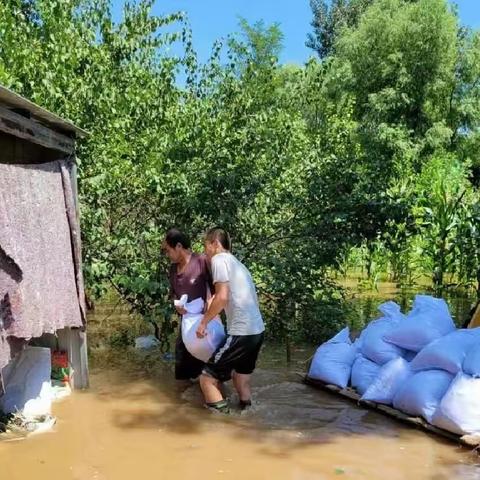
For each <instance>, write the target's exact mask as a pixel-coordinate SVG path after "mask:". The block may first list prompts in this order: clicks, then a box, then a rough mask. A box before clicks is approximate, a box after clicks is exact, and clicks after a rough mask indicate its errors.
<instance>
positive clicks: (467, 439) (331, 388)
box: [302, 375, 480, 447]
mask: <svg viewBox="0 0 480 480" xmlns="http://www.w3.org/2000/svg"><path fill="white" fill-rule="evenodd" d="M302 378H303V381H304V383H306V384H307V385H310V386H312V387H314V388H318V389H321V390H324V391H327V392H330V393H332V394H334V395H338V396H339V397H343V398H345V399H347V400H350V401H353V402H355V403H356V404H357V405H358V406H360V407H365V408H368V409H370V410H374V411H376V412H378V413H382V414H383V415H386V416H388V417H390V418H393V419H395V420H398V421H400V422H403V423H406V424H409V425H411V426H413V427H416V428H421V429H423V430H426V431H427V432H430V433H434V434H435V435H438V436H440V437H443V438H446V439H447V440H450V441H453V442H456V443H459V444H461V445H464V446H467V447H478V446H479V444H480V436H478V435H464V436H461V435H457V434H455V433H452V432H448V431H447V430H443V429H441V428H438V427H435V426H434V425H432V424H430V423H428V422H427V421H425V420H424V419H423V418H420V417H411V416H410V415H407V414H405V413H403V412H401V411H400V410H396V409H395V408H392V407H389V406H388V405H382V404H380V403H375V402H367V401H365V400H362V399H361V396H360V395H359V394H358V393H357V392H356V391H354V390H353V389H351V388H345V389H341V388H340V387H337V386H336V385H330V384H327V383H324V382H322V381H321V380H315V379H313V378H310V377H308V376H303V375H302Z"/></svg>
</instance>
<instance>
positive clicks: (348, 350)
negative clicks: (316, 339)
mask: <svg viewBox="0 0 480 480" xmlns="http://www.w3.org/2000/svg"><path fill="white" fill-rule="evenodd" d="M356 354H357V348H356V346H355V345H353V344H352V342H351V340H350V330H349V328H348V327H347V328H344V329H343V330H341V331H340V332H339V333H337V335H335V336H334V337H333V338H331V339H330V340H329V341H328V342H326V343H324V344H323V345H320V347H318V349H317V351H316V352H315V355H314V357H313V360H312V363H311V365H310V370H309V372H308V376H309V377H310V378H313V379H314V380H321V381H322V382H325V383H328V384H332V385H337V386H339V387H340V388H345V387H346V386H347V385H348V381H349V379H350V374H351V371H352V365H353V362H354V360H355V356H356Z"/></svg>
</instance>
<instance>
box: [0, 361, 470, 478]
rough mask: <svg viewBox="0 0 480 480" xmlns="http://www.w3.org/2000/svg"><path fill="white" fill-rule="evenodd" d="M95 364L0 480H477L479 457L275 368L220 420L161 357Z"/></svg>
mask: <svg viewBox="0 0 480 480" xmlns="http://www.w3.org/2000/svg"><path fill="white" fill-rule="evenodd" d="M99 357H101V358H100V359H97V360H96V362H95V363H96V366H95V368H94V369H93V370H94V371H93V374H92V387H91V389H90V390H88V391H86V392H80V393H76V394H74V395H73V396H71V397H69V398H68V399H66V400H64V401H63V402H62V403H60V404H57V405H55V409H54V414H55V415H56V416H57V418H58V423H57V425H56V427H55V429H54V432H51V433H47V434H42V435H38V436H36V437H35V436H34V437H30V438H27V439H24V440H19V441H15V442H1V443H0V463H1V466H2V467H1V471H0V472H1V474H0V478H1V479H5V480H7V479H8V480H27V479H35V480H47V479H48V480H51V479H57V478H61V479H64V480H70V479H71V480H107V479H108V480H131V479H135V480H137V479H138V480H140V479H153V478H162V479H185V480H190V479H192V480H193V479H195V480H197V479H198V478H219V479H220V478H228V479H242V480H243V479H265V478H274V479H276V480H283V479H289V480H313V479H330V478H351V479H369V480H373V479H389V480H397V479H398V480H403V479H408V480H412V479H415V480H419V479H429V480H430V479H431V480H434V479H435V480H456V479H458V480H460V479H461V480H468V479H478V478H480V461H479V458H478V455H477V454H476V453H474V452H470V451H468V450H467V449H464V448H460V447H458V446H457V445H455V444H452V443H447V442H445V441H443V440H440V439H438V438H435V437H433V436H431V435H428V434H425V433H423V432H421V431H418V430H415V429H413V428H408V427H406V426H403V425H401V424H398V423H396V422H394V421H392V420H390V419H388V418H386V417H383V416H381V415H379V414H377V413H375V412H372V411H367V410H363V409H361V408H358V407H357V406H355V405H354V404H352V403H349V402H346V401H343V400H340V399H338V398H336V397H335V396H333V395H331V394H328V393H325V392H320V391H317V390H314V389H312V388H311V387H307V386H305V385H303V384H302V383H300V381H299V378H298V375H297V374H296V373H295V372H294V371H292V370H289V369H285V368H284V367H283V366H282V367H281V368H276V367H275V366H272V365H271V366H270V367H266V366H265V365H263V366H262V367H261V368H259V369H258V371H257V372H256V374H255V379H254V385H255V387H254V396H255V405H254V406H253V408H252V410H251V411H249V412H244V413H242V414H241V413H240V412H239V411H238V410H234V412H233V413H232V414H231V415H230V416H222V415H219V414H211V413H209V412H208V411H206V410H205V409H203V408H202V402H201V397H200V394H199V390H198V385H195V384H194V385H190V386H185V385H184V386H179V385H176V384H175V382H174V381H173V380H172V365H171V363H165V362H162V361H159V360H158V354H155V353H154V354H151V355H149V356H148V357H141V356H140V357H139V356H138V355H135V354H133V353H131V352H119V353H116V354H111V353H110V352H103V353H100V354H99ZM268 357H269V356H268V355H266V358H268ZM269 361H270V360H268V362H269ZM232 403H233V404H235V398H232Z"/></svg>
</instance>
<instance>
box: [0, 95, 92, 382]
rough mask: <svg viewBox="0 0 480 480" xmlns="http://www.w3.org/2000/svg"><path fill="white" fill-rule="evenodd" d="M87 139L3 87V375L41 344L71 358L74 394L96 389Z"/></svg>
mask: <svg viewBox="0 0 480 480" xmlns="http://www.w3.org/2000/svg"><path fill="white" fill-rule="evenodd" d="M85 135H86V132H85V131H84V130H82V129H80V128H78V127H76V126H75V125H73V124H72V123H70V122H68V121H66V120H64V119H62V118H60V117H58V116H57V115H55V114H53V113H51V112H49V111H47V110H45V109H44V108H41V107H39V106H38V105H36V104H34V103H32V102H30V101H29V100H27V99H25V98H23V97H21V96H19V95H17V94H16V93H14V92H12V91H11V90H9V89H7V88H5V87H2V86H0V372H2V369H4V367H7V366H8V365H9V364H10V366H11V364H12V363H11V360H12V359H13V358H14V357H15V356H16V354H17V353H18V352H19V351H20V350H22V349H23V347H24V346H25V345H27V344H28V342H31V341H32V340H35V341H36V342H37V345H38V344H40V345H43V346H50V347H54V346H58V348H60V349H61V350H65V351H67V352H68V357H69V362H70V365H71V367H72V368H73V372H74V374H73V386H74V388H85V387H87V386H88V361H87V340H86V308H85V295H84V285H83V277H82V268H81V240H80V229H79V209H78V196H77V182H76V157H75V143H76V139H77V138H81V137H84V136H85ZM42 342H43V343H42Z"/></svg>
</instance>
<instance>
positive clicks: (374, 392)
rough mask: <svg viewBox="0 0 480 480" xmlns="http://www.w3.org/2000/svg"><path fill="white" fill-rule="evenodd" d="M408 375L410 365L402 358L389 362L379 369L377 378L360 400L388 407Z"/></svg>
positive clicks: (409, 373)
mask: <svg viewBox="0 0 480 480" xmlns="http://www.w3.org/2000/svg"><path fill="white" fill-rule="evenodd" d="M410 375H411V370H410V364H409V363H408V362H407V361H406V360H405V359H404V358H401V357H399V358H395V359H394V360H390V361H389V362H388V363H386V364H385V365H383V367H382V368H381V369H380V372H379V373H378V376H377V378H376V379H375V380H374V381H373V382H372V384H371V385H370V386H369V387H368V389H367V391H366V392H365V393H364V394H363V396H362V400H368V401H370V402H376V403H384V404H386V405H390V404H391V403H392V401H393V398H394V397H395V394H396V393H397V391H398V389H399V388H400V386H401V385H402V384H403V383H404V382H405V380H406V379H407V378H408V377H409V376H410Z"/></svg>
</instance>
